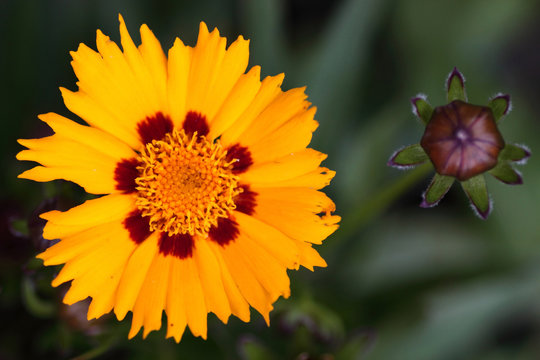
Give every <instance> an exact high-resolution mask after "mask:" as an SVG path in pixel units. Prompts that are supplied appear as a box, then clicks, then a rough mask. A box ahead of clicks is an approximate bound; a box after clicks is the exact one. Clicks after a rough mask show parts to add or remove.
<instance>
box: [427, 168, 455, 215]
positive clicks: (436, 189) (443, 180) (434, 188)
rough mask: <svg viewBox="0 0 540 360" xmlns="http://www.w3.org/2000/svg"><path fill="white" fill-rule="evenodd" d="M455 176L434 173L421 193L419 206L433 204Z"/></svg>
mask: <svg viewBox="0 0 540 360" xmlns="http://www.w3.org/2000/svg"><path fill="white" fill-rule="evenodd" d="M454 180H455V178H454V177H452V176H446V175H440V174H435V176H434V177H433V180H431V184H429V186H428V188H427V190H426V192H425V193H424V194H423V195H422V198H423V200H422V203H421V204H420V206H421V207H424V208H427V207H432V206H435V205H437V204H438V203H439V201H441V199H442V198H443V197H444V195H446V193H447V192H448V190H449V189H450V187H451V186H452V184H453V183H454Z"/></svg>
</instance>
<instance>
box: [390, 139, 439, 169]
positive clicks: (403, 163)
mask: <svg viewBox="0 0 540 360" xmlns="http://www.w3.org/2000/svg"><path fill="white" fill-rule="evenodd" d="M428 159H429V158H428V156H427V154H426V152H425V151H424V149H422V147H421V146H420V144H414V145H409V146H407V147H405V148H403V149H401V150H398V151H396V152H395V153H394V155H392V157H391V158H390V160H388V166H393V167H397V168H403V167H411V166H414V165H418V164H422V163H423V162H425V161H426V160H428Z"/></svg>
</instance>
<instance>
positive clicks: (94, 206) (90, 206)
mask: <svg viewBox="0 0 540 360" xmlns="http://www.w3.org/2000/svg"><path fill="white" fill-rule="evenodd" d="M133 209H136V207H135V199H134V198H133V196H130V195H121V194H113V195H107V196H103V197H100V198H97V199H92V200H87V201H86V202H84V203H83V204H82V205H79V206H76V207H74V208H71V209H69V210H68V211H65V212H60V211H57V210H53V211H49V212H46V213H44V214H41V215H40V217H42V218H43V219H45V220H48V222H47V224H46V225H45V228H44V229H43V237H44V238H45V239H51V240H52V239H58V238H64V237H68V236H70V235H73V234H76V233H78V232H80V231H84V230H86V229H90V228H92V227H94V226H96V225H99V224H104V223H108V222H111V221H119V222H122V221H123V219H125V218H126V217H127V214H129V213H130V212H131V211H132V210H133Z"/></svg>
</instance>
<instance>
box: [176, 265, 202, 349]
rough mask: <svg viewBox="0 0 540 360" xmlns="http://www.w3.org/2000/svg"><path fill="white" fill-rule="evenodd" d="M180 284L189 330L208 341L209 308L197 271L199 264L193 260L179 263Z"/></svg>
mask: <svg viewBox="0 0 540 360" xmlns="http://www.w3.org/2000/svg"><path fill="white" fill-rule="evenodd" d="M179 263H180V271H179V272H178V275H179V276H180V283H181V284H182V291H183V293H184V303H185V306H186V318H187V323H188V325H189V329H190V330H191V333H192V334H193V335H194V336H200V337H202V338H203V339H206V331H207V327H206V326H207V325H206V321H207V320H206V317H207V313H208V310H207V307H206V301H205V298H204V292H203V289H202V286H201V278H200V276H199V271H198V269H197V264H195V261H194V260H193V259H192V258H186V259H183V260H180V261H179Z"/></svg>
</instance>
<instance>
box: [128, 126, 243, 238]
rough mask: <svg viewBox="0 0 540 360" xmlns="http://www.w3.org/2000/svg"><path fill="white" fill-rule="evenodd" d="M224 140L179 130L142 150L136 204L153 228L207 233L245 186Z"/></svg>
mask: <svg viewBox="0 0 540 360" xmlns="http://www.w3.org/2000/svg"><path fill="white" fill-rule="evenodd" d="M226 154H227V151H226V150H225V149H223V147H222V146H221V144H220V143H219V141H217V142H209V141H208V140H207V139H206V138H205V137H204V136H197V133H195V134H194V135H193V136H188V135H186V133H185V132H184V130H180V131H178V130H176V129H175V130H173V131H172V132H171V133H168V134H167V135H166V136H165V138H164V139H163V140H154V141H152V142H151V143H148V144H146V147H145V148H144V150H143V151H142V152H141V155H140V159H139V160H140V163H141V164H142V165H140V166H139V167H138V168H137V169H138V170H139V174H140V175H139V177H138V178H137V179H136V180H135V182H136V183H137V191H138V195H137V200H136V204H137V206H138V208H139V209H140V210H141V212H142V215H143V216H147V217H149V218H150V219H149V223H150V229H151V230H152V231H161V232H167V233H168V234H169V235H175V234H190V235H195V234H197V235H201V236H206V235H207V234H208V231H209V230H210V227H211V226H212V225H217V220H218V218H219V217H227V216H228V214H229V212H230V211H232V210H234V209H235V207H236V206H235V205H234V201H233V198H234V196H236V195H238V194H239V193H240V192H241V191H242V190H241V188H240V187H239V186H238V177H237V176H235V175H233V174H232V172H231V167H232V161H231V162H227V160H226V159H225V156H226Z"/></svg>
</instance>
